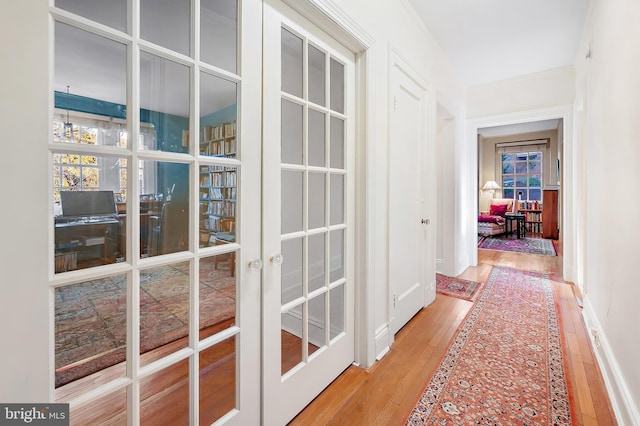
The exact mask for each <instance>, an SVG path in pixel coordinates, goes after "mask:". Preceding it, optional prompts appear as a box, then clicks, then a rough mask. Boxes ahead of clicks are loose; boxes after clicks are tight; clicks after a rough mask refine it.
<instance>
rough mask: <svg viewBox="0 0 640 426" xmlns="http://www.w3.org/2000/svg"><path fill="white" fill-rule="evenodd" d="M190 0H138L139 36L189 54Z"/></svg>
mask: <svg viewBox="0 0 640 426" xmlns="http://www.w3.org/2000/svg"><path fill="white" fill-rule="evenodd" d="M190 34H191V1H190V0H171V1H157V0H140V37H141V38H143V39H145V40H149V41H150V42H152V43H155V44H159V45H160V46H163V47H166V48H167V49H171V50H174V51H176V52H178V53H182V54H183V55H189V38H190Z"/></svg>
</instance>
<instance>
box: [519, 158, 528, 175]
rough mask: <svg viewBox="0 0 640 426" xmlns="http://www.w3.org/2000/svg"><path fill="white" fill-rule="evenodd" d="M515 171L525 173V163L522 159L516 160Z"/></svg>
mask: <svg viewBox="0 0 640 426" xmlns="http://www.w3.org/2000/svg"><path fill="white" fill-rule="evenodd" d="M516 173H527V163H526V162H523V161H518V162H516Z"/></svg>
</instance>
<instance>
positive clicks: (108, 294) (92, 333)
mask: <svg viewBox="0 0 640 426" xmlns="http://www.w3.org/2000/svg"><path fill="white" fill-rule="evenodd" d="M126 315H127V277H126V275H124V274H122V275H116V276H113V277H107V278H101V279H97V280H92V281H85V282H82V283H79V284H72V285H68V286H65V287H58V288H56V289H55V367H56V372H55V386H56V388H59V387H61V386H64V385H66V384H68V383H71V382H74V381H76V380H79V379H82V378H85V377H86V378H87V379H85V382H86V384H84V385H83V386H87V387H95V386H98V385H100V384H103V383H105V382H107V381H109V380H113V379H114V378H115V377H122V376H124V375H125V373H126V370H125V359H126V343H127V316H126ZM109 367H113V368H112V370H113V371H112V372H113V374H114V376H109V378H105V377H104V376H103V375H101V374H99V372H100V371H101V370H104V369H106V368H109ZM95 373H98V374H95Z"/></svg>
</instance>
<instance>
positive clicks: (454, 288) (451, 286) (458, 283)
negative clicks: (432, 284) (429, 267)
mask: <svg viewBox="0 0 640 426" xmlns="http://www.w3.org/2000/svg"><path fill="white" fill-rule="evenodd" d="M479 289H480V283H477V282H475V281H468V280H463V279H461V278H452V277H447V276H446V275H442V274H436V292H438V293H440V294H444V295H446V296H453V297H457V298H458V299H463V300H469V301H471V302H473V301H474V300H475V298H476V296H477V295H478V290H479Z"/></svg>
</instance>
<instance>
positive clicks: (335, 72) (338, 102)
mask: <svg viewBox="0 0 640 426" xmlns="http://www.w3.org/2000/svg"><path fill="white" fill-rule="evenodd" d="M330 73H331V74H330V77H331V95H330V96H331V109H332V110H333V111H337V112H339V113H344V65H342V64H341V63H340V62H338V61H336V60H335V59H333V58H331V70H330Z"/></svg>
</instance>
